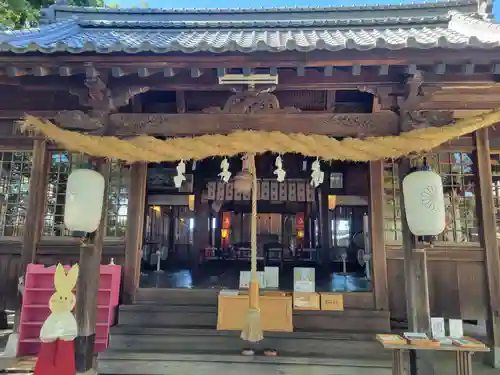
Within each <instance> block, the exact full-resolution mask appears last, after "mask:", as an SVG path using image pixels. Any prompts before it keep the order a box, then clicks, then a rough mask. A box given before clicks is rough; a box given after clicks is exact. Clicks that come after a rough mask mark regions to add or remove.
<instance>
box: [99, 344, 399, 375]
mask: <svg viewBox="0 0 500 375" xmlns="http://www.w3.org/2000/svg"><path fill="white" fill-rule="evenodd" d="M98 373H99V374H102V375H164V374H169V375H186V374H203V375H220V374H224V375H254V374H264V375H267V374H269V375H271V374H279V375H303V374H304V373H307V374H308V375H326V374H327V375H390V374H391V369H390V361H387V360H380V359H370V360H369V359H359V358H358V359H341V358H328V359H326V358H304V357H285V356H279V357H264V356H255V357H245V356H241V355H221V354H172V353H159V352H151V353H133V352H123V351H113V350H108V351H106V352H105V353H102V354H100V355H99V357H98Z"/></svg>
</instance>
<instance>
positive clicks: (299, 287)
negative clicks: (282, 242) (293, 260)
mask: <svg viewBox="0 0 500 375" xmlns="http://www.w3.org/2000/svg"><path fill="white" fill-rule="evenodd" d="M293 291H294V292H305V293H313V292H315V291H316V270H315V269H314V268H312V267H295V268H294V269H293Z"/></svg>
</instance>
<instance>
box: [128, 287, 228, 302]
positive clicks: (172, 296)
mask: <svg viewBox="0 0 500 375" xmlns="http://www.w3.org/2000/svg"><path fill="white" fill-rule="evenodd" d="M218 292H219V291H218V290H215V289H168V288H139V289H137V292H136V303H139V304H140V303H147V304H161V305H198V306H202V305H205V306H217V298H218Z"/></svg>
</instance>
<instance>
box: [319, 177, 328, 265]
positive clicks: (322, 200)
mask: <svg viewBox="0 0 500 375" xmlns="http://www.w3.org/2000/svg"><path fill="white" fill-rule="evenodd" d="M325 173H326V172H325ZM329 183H330V180H329V179H328V178H325V181H324V182H323V183H322V184H321V185H320V186H319V188H318V189H317V191H318V208H319V209H318V211H319V215H318V216H319V227H320V228H319V235H320V244H321V263H322V266H325V267H326V266H328V265H329V264H330V233H331V230H330V222H329V220H328V216H329V215H328V190H329V188H330V186H329Z"/></svg>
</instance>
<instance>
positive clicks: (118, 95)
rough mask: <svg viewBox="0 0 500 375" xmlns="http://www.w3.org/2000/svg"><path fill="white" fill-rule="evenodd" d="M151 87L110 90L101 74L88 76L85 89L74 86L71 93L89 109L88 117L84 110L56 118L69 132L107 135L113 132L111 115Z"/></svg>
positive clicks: (64, 112)
mask: <svg viewBox="0 0 500 375" xmlns="http://www.w3.org/2000/svg"><path fill="white" fill-rule="evenodd" d="M148 90H149V87H144V86H129V85H116V86H113V87H111V88H110V87H108V85H107V84H106V82H104V81H103V79H101V77H100V76H99V74H98V72H97V73H96V74H93V75H89V74H88V75H86V77H85V80H84V87H81V86H79V87H72V88H70V90H69V91H70V93H71V94H73V95H76V96H77V97H78V100H79V102H80V104H81V105H82V106H85V107H90V110H89V111H88V114H86V113H84V112H82V111H62V112H59V113H58V114H57V116H56V118H55V120H56V122H57V123H59V124H60V125H61V127H64V128H66V129H70V130H76V131H82V132H87V133H91V134H95V135H105V134H109V133H110V132H111V129H110V128H109V126H108V123H109V121H108V117H109V114H111V113H114V112H117V111H118V109H119V108H120V107H123V106H125V105H127V104H128V103H129V101H130V99H131V98H132V97H134V96H136V95H138V94H141V93H143V92H146V91H148Z"/></svg>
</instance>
